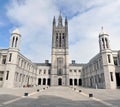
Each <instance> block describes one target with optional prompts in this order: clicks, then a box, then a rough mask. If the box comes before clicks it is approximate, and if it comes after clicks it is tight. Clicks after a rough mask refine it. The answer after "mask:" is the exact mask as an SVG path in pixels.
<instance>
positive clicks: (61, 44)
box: [51, 14, 69, 86]
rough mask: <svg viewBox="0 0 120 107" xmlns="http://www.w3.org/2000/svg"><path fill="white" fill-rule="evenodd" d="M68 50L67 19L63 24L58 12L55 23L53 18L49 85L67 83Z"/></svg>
mask: <svg viewBox="0 0 120 107" xmlns="http://www.w3.org/2000/svg"><path fill="white" fill-rule="evenodd" d="M68 50H69V49H68V21H67V18H65V24H64V25H63V23H62V16H61V14H60V15H59V18H58V24H57V25H56V19H55V17H54V18H53V29H52V66H51V85H64V86H65V85H68V67H69V64H68V62H69V61H68V57H69V54H68Z"/></svg>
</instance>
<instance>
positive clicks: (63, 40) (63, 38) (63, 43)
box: [62, 33, 65, 47]
mask: <svg viewBox="0 0 120 107" xmlns="http://www.w3.org/2000/svg"><path fill="white" fill-rule="evenodd" d="M64 46H65V37H64V33H63V37H62V47H64Z"/></svg>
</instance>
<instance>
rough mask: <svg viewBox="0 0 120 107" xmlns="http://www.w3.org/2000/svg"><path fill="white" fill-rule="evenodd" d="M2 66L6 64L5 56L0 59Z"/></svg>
mask: <svg viewBox="0 0 120 107" xmlns="http://www.w3.org/2000/svg"><path fill="white" fill-rule="evenodd" d="M2 64H6V56H3V57H2Z"/></svg>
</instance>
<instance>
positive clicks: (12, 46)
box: [12, 37, 15, 47]
mask: <svg viewBox="0 0 120 107" xmlns="http://www.w3.org/2000/svg"><path fill="white" fill-rule="evenodd" d="M14 40H15V37H13V40H12V47H13V45H14Z"/></svg>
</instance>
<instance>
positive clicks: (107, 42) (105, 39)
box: [105, 38, 108, 48]
mask: <svg viewBox="0 0 120 107" xmlns="http://www.w3.org/2000/svg"><path fill="white" fill-rule="evenodd" d="M105 41H106V47H107V48H108V40H107V38H105Z"/></svg>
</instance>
